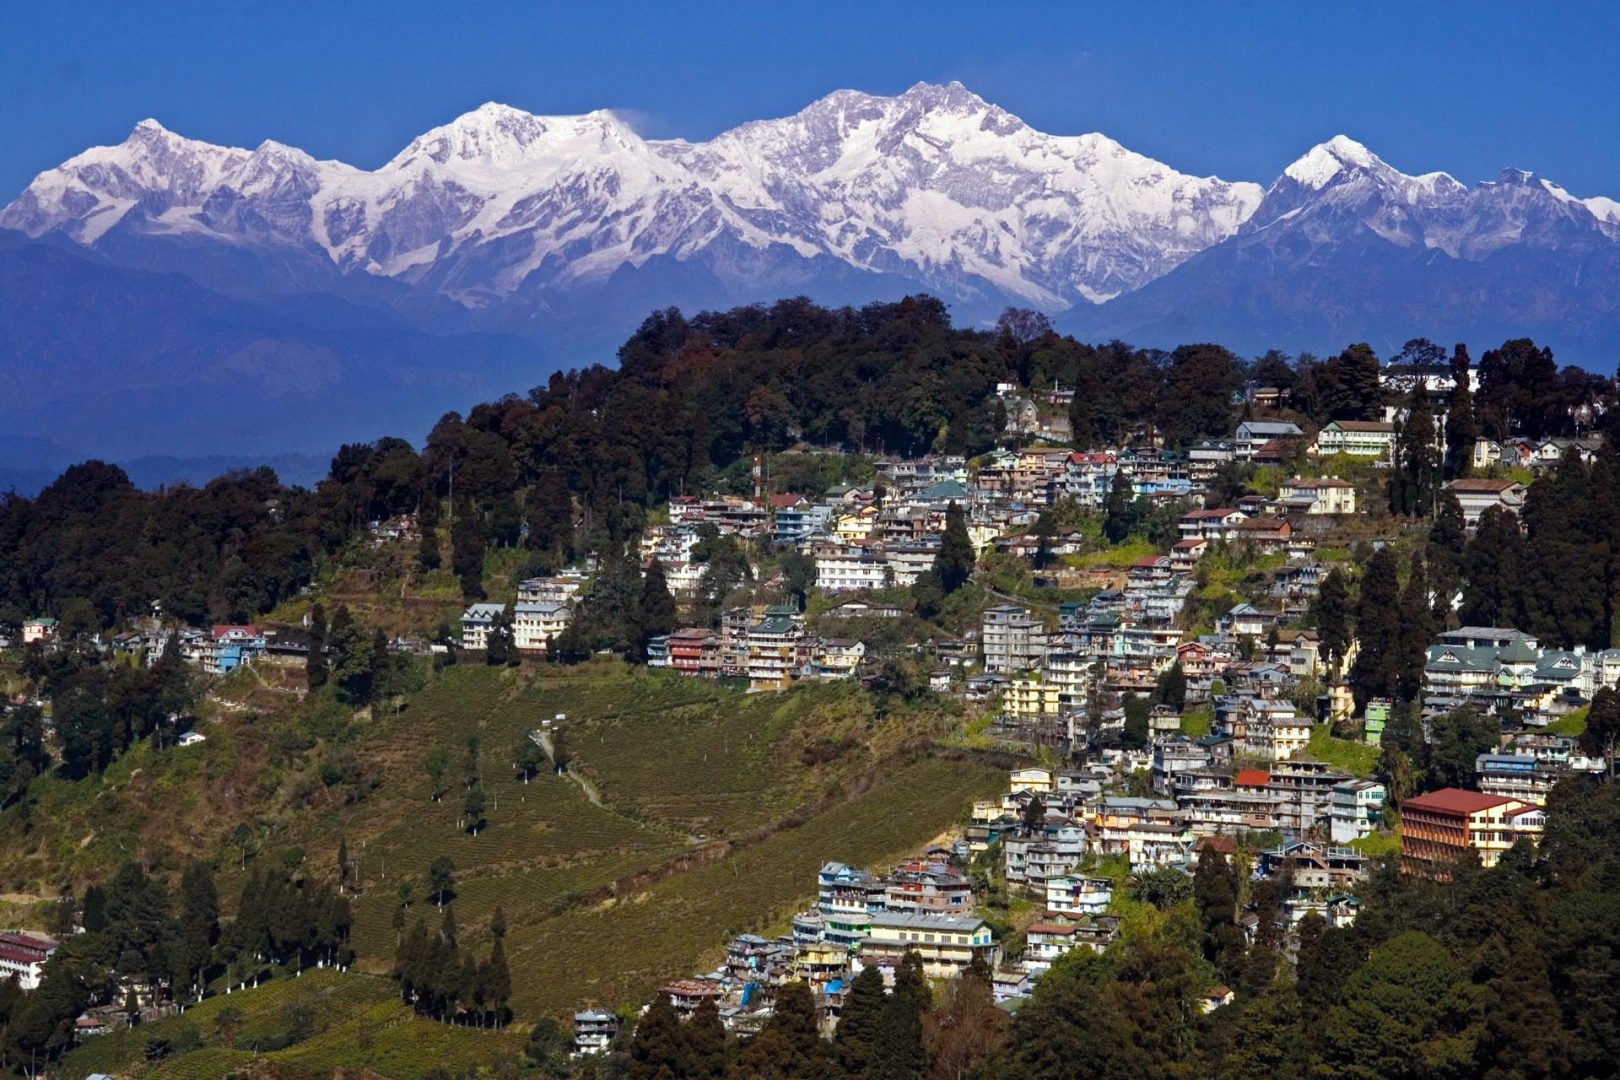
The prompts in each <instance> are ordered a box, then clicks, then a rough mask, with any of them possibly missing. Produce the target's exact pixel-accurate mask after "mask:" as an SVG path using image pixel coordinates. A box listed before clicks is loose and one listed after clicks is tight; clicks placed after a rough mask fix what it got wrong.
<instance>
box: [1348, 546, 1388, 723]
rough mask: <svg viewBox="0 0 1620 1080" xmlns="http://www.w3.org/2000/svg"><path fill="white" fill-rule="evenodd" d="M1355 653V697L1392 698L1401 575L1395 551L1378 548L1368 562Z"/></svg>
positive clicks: (1357, 624)
mask: <svg viewBox="0 0 1620 1080" xmlns="http://www.w3.org/2000/svg"><path fill="white" fill-rule="evenodd" d="M1356 638H1357V640H1358V641H1359V642H1360V643H1361V645H1360V650H1359V651H1358V652H1357V653H1356V662H1355V668H1354V669H1353V671H1352V673H1351V674H1352V678H1353V679H1354V681H1355V689H1356V696H1357V698H1358V699H1359V700H1362V701H1365V700H1366V699H1367V698H1370V697H1394V696H1395V690H1396V681H1397V678H1398V676H1399V672H1400V578H1399V576H1398V574H1397V571H1396V567H1395V553H1394V551H1392V550H1390V548H1388V547H1382V548H1379V549H1378V550H1377V551H1375V552H1373V556H1372V558H1371V559H1369V560H1368V562H1367V573H1366V575H1365V576H1364V577H1363V578H1362V581H1361V600H1360V603H1359V604H1357V606H1356Z"/></svg>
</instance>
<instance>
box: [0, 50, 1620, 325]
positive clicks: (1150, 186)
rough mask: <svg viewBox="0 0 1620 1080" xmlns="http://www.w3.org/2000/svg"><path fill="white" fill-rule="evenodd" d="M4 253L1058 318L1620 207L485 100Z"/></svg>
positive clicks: (90, 200)
mask: <svg viewBox="0 0 1620 1080" xmlns="http://www.w3.org/2000/svg"><path fill="white" fill-rule="evenodd" d="M0 227H7V228H12V229H18V230H21V231H23V232H25V233H27V234H28V235H30V236H40V235H43V234H45V233H52V232H55V233H58V234H60V235H64V236H67V237H69V238H71V239H73V240H75V241H77V242H78V243H80V244H84V245H86V246H97V247H100V248H101V249H102V250H104V251H105V250H108V249H110V248H112V247H114V246H116V247H117V248H118V250H119V251H120V252H123V253H124V254H123V255H121V256H120V257H128V258H139V252H140V250H141V245H142V244H143V243H148V242H150V243H151V244H153V245H159V246H161V244H162V242H163V240H164V239H165V238H169V237H176V236H182V235H183V236H184V237H185V238H186V240H187V242H188V244H191V243H194V242H196V241H199V240H200V241H212V242H217V243H220V244H227V245H230V246H231V247H232V248H233V249H238V250H241V251H247V252H249V253H250V254H251V253H255V252H257V253H262V254H263V255H264V256H265V257H267V258H268V259H269V260H271V261H272V262H280V261H284V259H285V257H286V255H287V254H288V253H289V251H296V252H297V253H298V255H299V257H300V258H309V259H313V260H315V261H316V262H318V263H321V266H320V270H321V272H322V273H330V272H334V271H335V272H336V273H337V274H338V275H340V276H342V275H350V274H364V275H370V276H374V277H381V278H388V279H392V280H393V281H395V282H399V283H403V284H404V285H406V286H409V287H410V288H412V289H416V290H420V291H424V292H427V293H431V294H434V295H435V296H442V297H447V298H449V299H451V300H453V301H455V302H457V303H460V304H463V305H466V306H468V307H474V308H479V307H490V306H495V305H502V304H507V303H509V302H519V303H521V304H525V305H529V306H531V307H535V308H555V307H558V306H565V305H563V304H562V303H561V301H560V299H559V296H558V294H560V293H561V292H563V291H568V290H579V289H582V288H584V287H586V286H595V285H598V284H602V283H607V282H611V281H613V280H614V279H615V278H620V277H623V276H624V272H626V271H639V270H642V269H643V268H646V267H648V264H649V263H653V262H654V261H655V260H658V263H657V265H658V266H659V267H665V268H670V269H671V270H672V271H674V270H676V269H677V268H680V269H679V273H680V274H681V275H685V274H687V273H688V271H687V270H685V269H684V266H685V265H686V264H689V263H690V264H695V265H697V266H700V267H701V269H699V270H693V271H690V272H691V273H693V274H712V275H714V276H715V277H717V278H720V279H721V280H722V281H723V282H724V286H723V287H724V288H726V289H731V290H735V291H737V292H738V293H739V294H741V295H746V296H749V297H754V296H756V295H758V294H759V293H760V292H762V291H769V292H771V293H774V292H777V291H781V289H782V288H784V287H793V286H785V285H784V283H786V282H790V281H795V280H804V281H808V280H813V279H814V277H815V276H816V275H819V274H833V275H835V276H839V277H840V278H841V280H846V281H849V280H853V281H860V280H876V279H877V276H881V277H882V279H883V280H885V281H888V282H895V281H903V282H906V283H907V287H915V286H919V285H920V286H921V287H924V288H928V289H930V290H932V291H935V292H937V293H939V294H941V295H943V296H946V297H948V298H953V299H961V300H966V301H971V302H980V301H983V302H985V303H986V304H998V303H1000V302H1002V301H1004V300H1012V301H1016V302H1020V303H1026V304H1031V305H1035V306H1039V307H1042V308H1045V309H1047V310H1061V309H1063V308H1067V307H1071V306H1074V305H1079V304H1086V303H1102V302H1105V301H1108V300H1110V299H1112V298H1114V297H1117V296H1120V295H1121V294H1124V293H1129V292H1132V291H1134V290H1136V289H1139V288H1141V287H1142V286H1143V285H1145V284H1147V283H1149V282H1152V281H1154V280H1156V279H1158V278H1160V277H1163V276H1164V275H1166V274H1168V273H1170V272H1171V271H1173V270H1175V269H1176V268H1177V267H1179V266H1181V265H1182V264H1183V263H1185V262H1186V261H1187V260H1189V259H1191V258H1192V257H1193V256H1195V255H1198V254H1199V253H1201V252H1203V251H1205V250H1207V249H1209V248H1211V247H1212V246H1215V245H1218V244H1220V243H1222V242H1223V241H1227V240H1234V241H1235V242H1240V243H1245V244H1261V245H1266V244H1282V245H1284V246H1285V247H1287V248H1288V250H1290V251H1300V250H1303V251H1307V252H1312V253H1316V254H1318V255H1321V256H1323V257H1326V255H1327V254H1330V253H1332V252H1335V251H1338V250H1341V249H1342V248H1343V245H1344V244H1346V243H1347V242H1351V241H1358V242H1359V241H1360V240H1363V239H1366V238H1367V237H1369V236H1370V237H1372V238H1373V239H1374V240H1377V241H1378V242H1387V243H1391V244H1395V245H1397V246H1399V247H1405V248H1424V247H1428V248H1438V249H1441V250H1443V251H1445V252H1446V253H1448V254H1451V255H1453V256H1455V257H1462V258H1477V257H1482V256H1483V255H1484V254H1488V253H1489V252H1490V251H1493V250H1496V249H1498V248H1500V247H1501V246H1504V245H1508V244H1522V243H1537V244H1544V245H1552V244H1559V243H1564V242H1567V241H1569V240H1570V239H1571V238H1576V239H1580V240H1581V241H1582V242H1587V239H1586V238H1590V237H1597V238H1600V239H1602V240H1603V241H1604V242H1608V241H1609V240H1620V204H1617V203H1615V202H1613V201H1612V200H1606V199H1587V200H1581V199H1577V198H1575V197H1574V196H1571V195H1570V194H1569V193H1567V192H1565V191H1564V190H1563V189H1562V188H1559V187H1557V185H1554V184H1551V183H1550V182H1548V181H1545V180H1541V179H1540V178H1538V177H1535V176H1534V175H1533V174H1529V173H1519V172H1517V171H1512V170H1510V171H1509V172H1506V173H1504V174H1503V175H1502V176H1500V177H1499V178H1497V180H1495V181H1492V182H1489V183H1482V184H1480V185H1478V186H1477V187H1476V188H1474V189H1469V188H1466V187H1464V186H1463V185H1462V184H1459V183H1458V182H1457V181H1455V180H1453V179H1452V178H1451V177H1450V176H1447V175H1446V174H1444V173H1430V174H1427V175H1423V176H1407V175H1405V174H1403V173H1401V172H1399V171H1397V170H1396V169H1394V168H1392V167H1391V166H1389V165H1388V164H1386V163H1385V162H1384V161H1382V160H1380V159H1379V158H1378V157H1377V155H1375V154H1373V153H1372V151H1370V150H1369V149H1368V148H1367V147H1366V146H1364V145H1363V144H1361V143H1360V142H1357V141H1356V140H1354V139H1352V138H1349V137H1348V136H1345V135H1337V136H1334V137H1333V138H1331V139H1328V140H1327V141H1326V142H1323V143H1321V144H1320V145H1318V146H1315V147H1313V148H1311V149H1310V150H1309V151H1308V152H1307V153H1305V154H1304V155H1303V156H1302V157H1300V158H1299V159H1298V160H1297V161H1295V162H1293V163H1292V164H1291V165H1289V166H1288V168H1287V170H1285V172H1284V173H1283V175H1282V176H1280V177H1279V178H1278V179H1277V180H1276V182H1274V183H1273V184H1272V185H1271V186H1270V187H1269V188H1267V189H1264V190H1262V188H1261V187H1260V186H1259V185H1256V184H1252V183H1243V182H1228V181H1225V180H1221V179H1219V178H1217V177H1200V176H1195V175H1188V174H1185V173H1181V172H1178V171H1176V170H1175V169H1173V168H1171V167H1170V166H1168V165H1166V164H1164V163H1162V162H1158V161H1154V160H1153V159H1151V158H1148V157H1145V156H1143V155H1141V154H1137V153H1134V152H1133V151H1131V150H1129V149H1127V148H1126V147H1124V146H1121V145H1120V144H1119V143H1117V142H1115V141H1114V140H1112V139H1110V138H1108V137H1107V136H1105V135H1102V134H1099V133H1095V132H1092V133H1084V134H1074V135H1069V134H1049V133H1046V132H1041V131H1037V130H1035V129H1033V128H1031V127H1030V126H1029V125H1027V124H1025V123H1024V122H1023V121H1022V120H1021V119H1019V118H1018V117H1017V116H1014V115H1012V114H1011V113H1008V112H1007V111H1005V110H1004V109H1002V108H1000V107H999V106H997V105H995V104H993V103H991V102H987V101H985V100H984V99H983V98H981V97H979V96H978V95H977V94H975V93H973V92H972V91H971V90H969V89H968V88H967V87H965V86H963V85H962V84H961V83H958V82H950V83H945V84H943V85H941V84H934V83H926V82H919V83H917V84H915V85H913V86H910V87H908V88H907V89H905V90H904V91H903V92H901V93H899V94H897V95H894V96H892V97H885V96H881V95H874V94H868V93H863V92H861V91H858V90H837V91H834V92H832V93H829V94H827V95H825V96H824V97H821V98H819V99H818V100H816V101H813V102H811V103H810V104H808V105H806V106H805V107H804V108H802V109H800V110H799V111H798V112H795V113H793V114H792V115H789V116H785V117H780V118H777V119H766V120H756V121H752V122H749V123H745V124H743V125H741V126H739V127H737V128H734V129H732V130H730V131H727V132H724V133H722V134H720V135H718V136H716V137H715V138H713V139H711V140H708V141H706V142H686V141H682V140H656V141H648V140H645V139H643V138H642V137H641V136H640V135H638V134H637V133H636V132H635V131H634V130H633V129H632V128H631V127H630V126H629V125H628V124H626V123H625V122H624V121H622V120H621V119H620V118H619V117H617V116H616V115H614V114H613V113H612V112H610V111H607V110H597V111H594V112H588V113H584V114H580V115H569V116H545V115H536V114H533V113H529V112H525V111H524V110H522V109H518V108H515V107H513V106H510V105H505V104H501V103H498V102H486V103H485V104H483V105H480V106H478V107H477V108H475V109H473V110H471V111H469V112H466V113H463V114H462V115H460V116H457V117H455V118H454V119H452V120H450V121H449V122H447V123H445V124H442V125H439V126H437V127H434V128H432V129H430V130H428V131H426V132H424V133H423V134H421V135H420V136H418V137H416V138H415V139H413V140H411V141H410V143H409V144H408V145H407V146H406V147H404V148H403V149H402V150H401V151H400V152H399V153H398V154H397V155H395V156H394V158H393V159H392V160H390V161H389V162H388V163H387V164H385V165H383V166H382V167H381V168H378V169H375V170H370V171H368V170H363V169H357V168H354V167H352V166H349V165H345V164H343V163H341V162H335V161H317V160H315V159H314V158H312V157H311V156H310V155H308V154H306V153H305V152H304V151H302V150H300V149H298V148H296V147H291V146H287V145H285V144H282V143H278V142H275V141H273V140H266V141H264V142H262V143H261V144H260V145H259V146H258V147H257V148H256V149H254V150H252V151H248V150H243V149H236V148H230V147H221V146H213V145H210V144H208V143H204V142H199V141H196V140H191V139H187V138H184V137H182V136H180V135H177V134H175V133H173V132H171V131H169V130H167V129H166V128H164V127H163V125H162V124H160V123H158V122H157V121H156V120H143V121H142V122H140V123H139V124H137V125H136V126H135V128H134V129H133V130H132V131H131V132H130V134H129V136H128V138H126V139H125V140H124V142H122V143H120V144H119V145H117V146H112V147H95V148H92V149H89V150H86V151H85V152H84V153H82V154H80V155H78V156H76V157H74V158H72V159H70V160H69V161H67V162H64V163H63V164H62V165H60V166H58V167H57V168H55V169H51V170H48V171H46V172H44V173H41V174H40V176H39V177H38V178H36V180H35V181H34V183H33V184H31V185H30V186H29V188H28V189H27V190H26V191H25V192H24V193H23V194H22V196H21V197H19V198H18V199H17V200H16V201H15V202H14V203H12V204H11V205H10V206H9V207H7V208H5V210H3V211H0ZM115 229H116V230H117V231H116V232H113V230H115ZM109 236H110V238H109ZM114 239H115V240H117V241H118V243H117V244H116V245H114V244H113V243H112V240H114ZM132 253H133V254H132ZM829 268H831V269H829ZM851 275H853V276H851ZM863 275H871V276H872V277H871V278H870V279H866V278H863ZM648 276H649V280H651V279H653V278H657V277H658V275H657V274H652V275H648ZM852 288H854V289H858V288H859V286H858V285H857V286H853V287H852Z"/></svg>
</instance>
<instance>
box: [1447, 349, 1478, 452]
mask: <svg viewBox="0 0 1620 1080" xmlns="http://www.w3.org/2000/svg"><path fill="white" fill-rule="evenodd" d="M1468 367H1469V364H1468V346H1466V345H1463V344H1461V343H1459V344H1458V345H1457V348H1456V349H1455V350H1454V351H1453V352H1452V354H1451V377H1452V379H1454V380H1455V381H1456V386H1455V387H1454V388H1453V389H1452V391H1451V405H1450V408H1448V409H1447V410H1446V460H1445V474H1446V479H1448V480H1456V479H1459V478H1461V477H1464V476H1467V475H1468V473H1469V472H1470V470H1471V469H1472V466H1473V460H1474V443H1475V442H1476V441H1478V439H1479V423H1478V421H1476V420H1475V419H1474V392H1473V390H1472V389H1471V388H1470V386H1469V381H1468V380H1469V373H1468Z"/></svg>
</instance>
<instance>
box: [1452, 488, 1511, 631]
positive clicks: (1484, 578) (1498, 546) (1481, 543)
mask: <svg viewBox="0 0 1620 1080" xmlns="http://www.w3.org/2000/svg"><path fill="white" fill-rule="evenodd" d="M1524 563H1525V552H1524V537H1523V536H1522V535H1521V534H1520V533H1519V519H1518V518H1517V517H1515V516H1514V515H1513V514H1512V513H1510V512H1508V511H1506V510H1503V509H1502V508H1501V507H1499V506H1492V507H1490V508H1489V509H1487V510H1486V511H1485V512H1484V513H1483V514H1481V515H1480V516H1479V526H1478V527H1477V528H1476V529H1475V530H1474V538H1473V540H1471V541H1469V543H1468V547H1467V549H1466V551H1465V552H1464V557H1463V578H1464V582H1465V584H1464V585H1463V606H1462V621H1463V623H1464V624H1465V625H1469V626H1521V625H1523V624H1524V621H1523V614H1524V601H1523V588H1524Z"/></svg>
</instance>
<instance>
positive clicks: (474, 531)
mask: <svg viewBox="0 0 1620 1080" xmlns="http://www.w3.org/2000/svg"><path fill="white" fill-rule="evenodd" d="M450 548H451V566H452V568H453V569H454V570H455V572H456V576H457V577H458V578H460V579H461V596H462V599H464V600H467V601H469V602H471V601H474V600H482V599H483V598H484V530H483V527H482V526H481V525H480V524H479V521H478V515H477V514H476V513H475V512H474V511H473V509H472V507H471V506H469V505H466V504H463V505H462V507H461V508H460V509H459V510H458V511H457V512H456V520H455V524H454V525H452V526H451V527H450Z"/></svg>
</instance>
